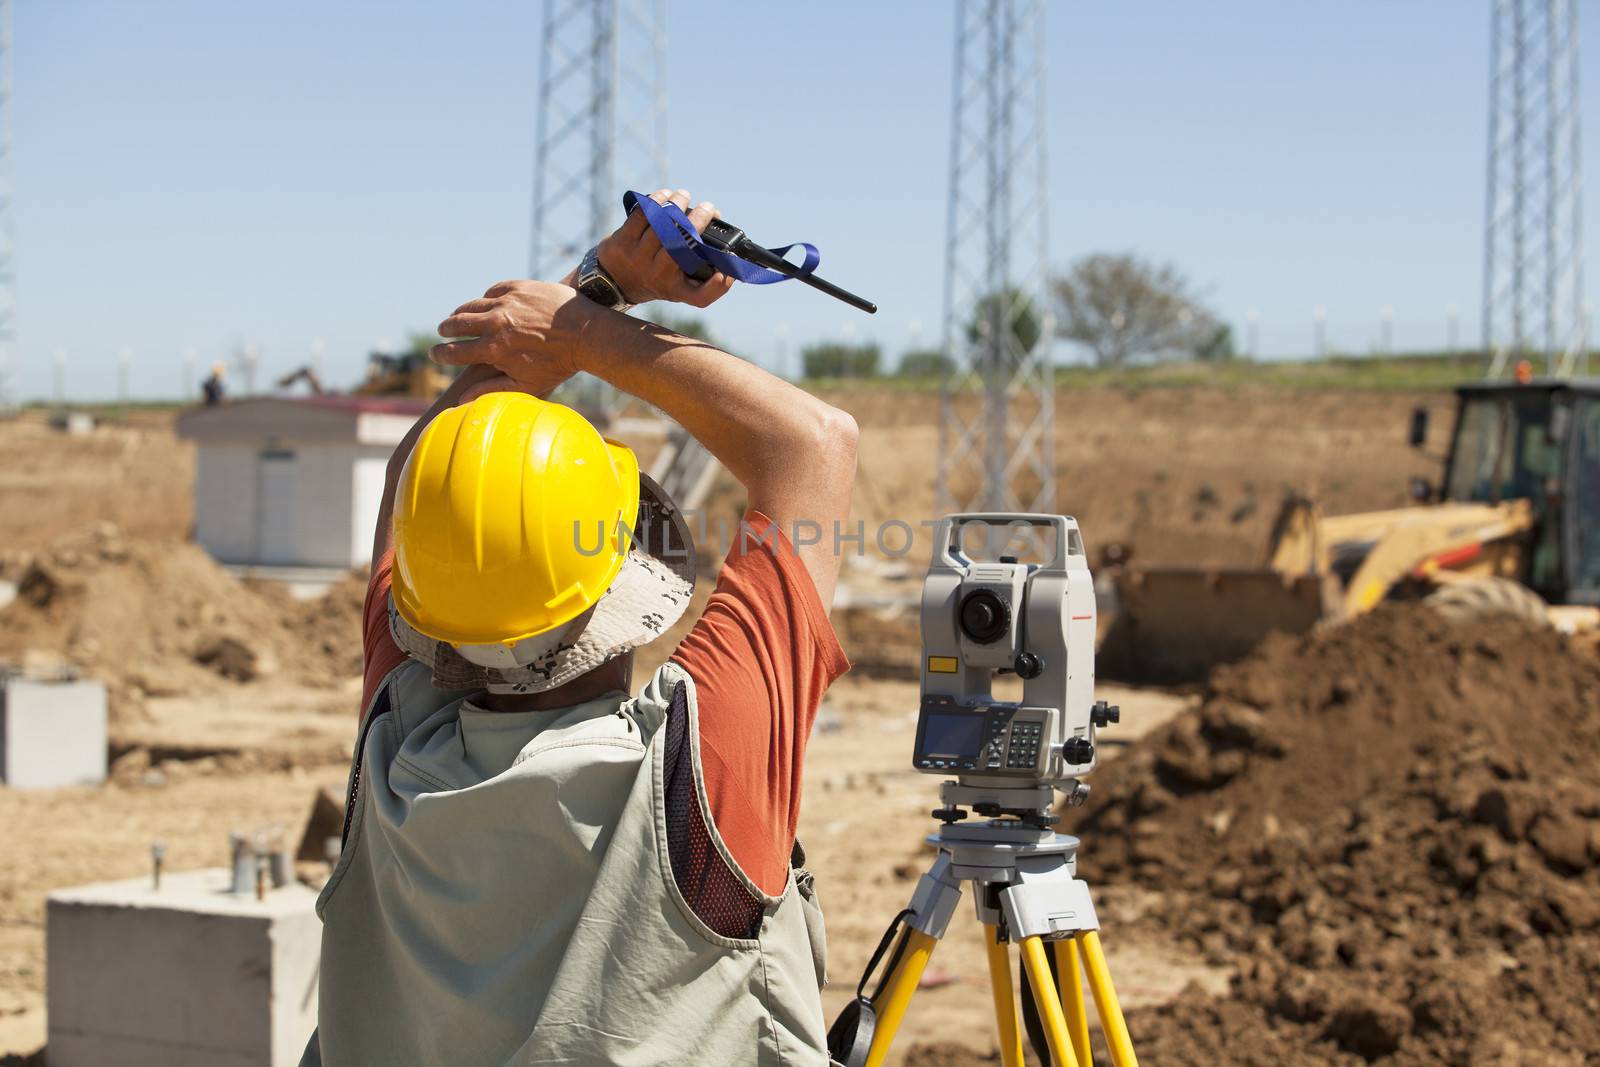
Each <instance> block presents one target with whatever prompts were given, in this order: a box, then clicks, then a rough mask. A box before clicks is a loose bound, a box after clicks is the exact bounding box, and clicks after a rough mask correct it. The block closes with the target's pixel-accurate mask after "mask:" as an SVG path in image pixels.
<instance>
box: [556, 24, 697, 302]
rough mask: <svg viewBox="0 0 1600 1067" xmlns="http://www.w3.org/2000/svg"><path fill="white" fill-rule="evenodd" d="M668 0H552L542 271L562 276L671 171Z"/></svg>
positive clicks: (657, 186)
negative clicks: (635, 195) (627, 203)
mask: <svg viewBox="0 0 1600 1067" xmlns="http://www.w3.org/2000/svg"><path fill="white" fill-rule="evenodd" d="M665 7H666V5H665V0H545V5H544V46H543V49H542V54H543V58H542V61H541V64H540V68H539V126H538V133H537V143H536V146H535V156H534V171H533V254H532V263H531V267H532V277H535V278H557V277H560V276H561V275H562V274H565V273H566V272H567V270H568V269H570V268H572V267H575V266H577V265H578V259H579V258H580V257H581V256H582V255H583V253H584V252H586V251H588V249H589V248H590V246H592V245H593V244H594V243H595V242H596V241H598V240H599V239H600V238H601V237H603V236H605V235H606V234H607V233H610V232H611V231H612V230H614V229H615V228H616V226H617V223H618V222H620V221H621V218H622V192H623V190H624V189H625V188H634V189H644V190H646V191H649V190H652V189H656V188H659V187H660V184H661V183H662V182H664V181H666V180H667V179H668V174H667V83H666V10H665Z"/></svg>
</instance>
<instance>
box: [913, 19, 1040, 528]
mask: <svg viewBox="0 0 1600 1067" xmlns="http://www.w3.org/2000/svg"><path fill="white" fill-rule="evenodd" d="M1044 22H1045V18H1044V5H1043V3H1042V2H1040V0H959V2H958V4H957V6H956V55H955V87H954V94H953V103H952V107H951V123H950V201H949V217H948V220H947V226H948V230H947V243H946V246H945V285H944V350H945V352H946V353H947V354H948V355H949V356H950V357H951V359H952V360H953V363H954V366H955V371H954V373H953V374H952V375H951V376H950V378H949V379H948V380H947V381H946V383H945V387H944V389H943V391H942V394H941V397H940V410H939V471H938V501H939V509H940V511H941V512H948V511H967V510H979V509H981V510H991V511H1000V510H1005V511H1044V512H1050V511H1054V510H1055V509H1056V499H1055V497H1056V478H1055V382H1054V373H1053V367H1052V361H1051V359H1050V351H1051V348H1052V344H1051V341H1052V335H1053V333H1054V328H1053V323H1052V320H1051V316H1050V314H1049V312H1048V304H1047V302H1046V295H1047V294H1046V293H1045V285H1044V279H1045V273H1046V267H1047V265H1048V262H1049V261H1048V236H1047V234H1048V227H1047V225H1046V222H1047V219H1046V212H1045V207H1046V201H1045V190H1046V185H1045V181H1046V158H1045V127H1044V115H1045V51H1044V47H1045V43H1044V42H1045V35H1044Z"/></svg>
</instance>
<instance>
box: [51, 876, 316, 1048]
mask: <svg viewBox="0 0 1600 1067" xmlns="http://www.w3.org/2000/svg"><path fill="white" fill-rule="evenodd" d="M229 882H230V875H229V872H228V871H226V870H222V869H217V870H204V871H192V872H186V873H182V874H164V875H163V876H162V879H161V888H160V889H159V890H157V889H154V888H152V885H151V880H150V879H149V878H140V879H135V880H132V881H127V882H107V883H103V884H100V885H91V886H82V887H79V888H76V889H63V890H58V891H57V892H54V893H51V894H50V897H49V902H48V904H47V908H46V915H47V928H46V934H45V941H46V954H47V965H48V974H49V978H48V986H47V997H48V1003H47V1009H48V1015H49V1045H48V1046H47V1047H48V1049H49V1057H50V1067H91V1065H92V1067H100V1065H104V1064H111V1063H115V1064H118V1065H121V1067H157V1065H160V1067H295V1065H296V1064H298V1063H299V1062H300V1054H301V1052H303V1051H304V1050H305V1045H306V1041H307V1039H308V1038H310V1036H311V1031H312V1030H313V1029H314V1028H315V1026H316V1019H317V972H318V963H319V960H320V957H321V949H322V923H321V922H320V921H319V920H318V919H317V915H316V907H315V906H316V894H315V893H313V892H312V891H311V890H309V889H307V888H306V887H305V886H302V885H300V884H298V883H290V884H289V885H287V886H285V887H283V888H282V889H269V890H268V891H267V895H266V899H265V900H260V901H258V900H256V898H255V897H254V896H234V895H232V894H231V893H229V892H227V889H228V886H229Z"/></svg>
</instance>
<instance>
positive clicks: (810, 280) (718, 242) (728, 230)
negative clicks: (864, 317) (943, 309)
mask: <svg viewBox="0 0 1600 1067" xmlns="http://www.w3.org/2000/svg"><path fill="white" fill-rule="evenodd" d="M623 203H624V204H625V205H626V206H627V209H628V211H629V212H630V213H631V212H633V211H634V210H635V208H636V207H637V204H635V203H634V202H633V200H632V198H631V197H629V198H625V199H624V201H623ZM700 240H701V241H703V242H705V243H706V244H708V245H710V246H711V247H712V248H715V249H717V250H718V251H722V252H727V253H728V254H729V255H734V256H738V257H739V258H740V259H743V260H747V261H748V262H750V263H754V264H755V265H756V266H758V267H765V268H767V269H768V270H770V271H775V272H777V273H778V274H782V275H784V276H785V277H788V278H793V279H795V280H796V281H800V282H804V283H805V284H807V285H809V286H811V288H813V289H816V290H818V291H819V292H823V293H827V294H828V295H829V296H831V297H833V298H834V299H835V300H843V301H844V302H845V303H846V304H849V305H850V306H851V307H853V308H859V309H860V310H862V311H865V312H866V313H867V314H868V315H875V314H877V312H878V305H877V304H874V303H873V302H872V301H870V300H864V299H862V298H861V297H859V296H857V295H856V294H854V293H852V292H850V291H849V290H847V289H841V288H839V287H838V286H837V285H834V284H833V283H832V282H829V281H824V280H823V279H821V278H819V277H817V276H816V275H815V274H807V273H802V272H801V270H800V268H798V267H796V266H795V265H794V264H793V263H790V262H789V261H788V260H786V259H784V258H783V257H782V256H777V255H774V254H773V253H772V252H771V251H770V250H768V249H767V248H765V247H763V246H761V245H758V244H756V242H754V241H752V240H751V239H750V238H749V236H747V235H746V234H745V232H744V231H743V230H741V229H740V228H739V227H737V226H735V225H733V224H732V223H731V222H728V221H726V220H724V219H712V220H711V221H710V222H708V223H706V228H705V229H704V230H702V231H701V233H700ZM716 272H717V271H716V268H715V267H713V266H712V265H711V264H709V263H701V264H700V267H699V269H697V270H695V271H693V272H687V273H689V277H691V278H693V279H695V280H696V281H702V282H703V281H705V280H706V279H707V278H710V277H711V276H712V275H714V274H716Z"/></svg>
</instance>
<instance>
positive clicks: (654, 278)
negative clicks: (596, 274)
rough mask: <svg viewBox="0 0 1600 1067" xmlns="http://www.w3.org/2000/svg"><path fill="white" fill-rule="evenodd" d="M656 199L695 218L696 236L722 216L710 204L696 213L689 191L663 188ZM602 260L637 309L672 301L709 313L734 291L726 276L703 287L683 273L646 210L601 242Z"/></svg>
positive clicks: (711, 279) (653, 196) (632, 215)
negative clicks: (651, 302)
mask: <svg viewBox="0 0 1600 1067" xmlns="http://www.w3.org/2000/svg"><path fill="white" fill-rule="evenodd" d="M650 199H652V200H654V201H655V202H656V203H658V204H665V203H667V202H668V201H671V202H672V203H674V204H677V205H678V207H679V208H681V209H682V210H683V212H684V213H685V214H686V215H688V216H689V225H691V226H693V227H694V232H695V233H699V232H700V231H701V230H704V229H705V228H706V223H708V222H710V221H711V220H712V219H714V218H716V217H718V215H719V214H720V213H719V212H718V211H717V209H716V206H715V205H713V204H712V203H711V202H710V201H709V200H708V201H706V202H705V203H702V204H697V205H695V207H694V208H693V210H691V209H690V207H689V191H688V190H687V189H679V190H677V191H675V192H674V191H673V190H670V189H658V190H656V191H655V192H653V193H651V194H650ZM599 255H600V265H601V266H602V267H604V268H605V269H606V271H607V272H608V273H609V274H610V275H611V277H613V278H615V279H616V281H617V285H618V286H619V287H621V289H622V295H623V296H625V297H627V298H628V300H629V302H630V303H634V304H644V303H647V302H649V301H651V300H671V301H674V302H676V303H679V304H690V305H693V306H694V307H697V308H703V307H709V306H710V305H711V304H714V303H716V302H717V301H718V300H721V299H722V298H723V297H725V296H727V295H728V290H729V289H732V288H733V279H732V278H730V277H728V276H727V275H726V274H723V273H721V272H720V271H719V272H718V273H716V274H713V275H712V276H711V277H709V278H707V279H706V280H705V281H703V282H697V281H695V280H694V279H693V278H691V277H689V276H688V275H687V274H685V273H683V268H682V267H679V266H678V265H677V264H676V263H674V262H673V260H672V257H671V256H670V255H668V254H667V250H666V249H665V248H663V247H661V238H659V237H657V236H656V231H654V230H652V229H651V228H650V224H649V223H648V222H646V221H645V218H644V212H642V211H634V212H631V213H630V214H629V215H628V219H627V221H626V222H624V223H623V224H622V225H621V226H619V227H618V228H617V230H616V232H614V233H612V234H611V236H609V237H607V238H606V239H605V240H603V241H601V242H600V249H599Z"/></svg>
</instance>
